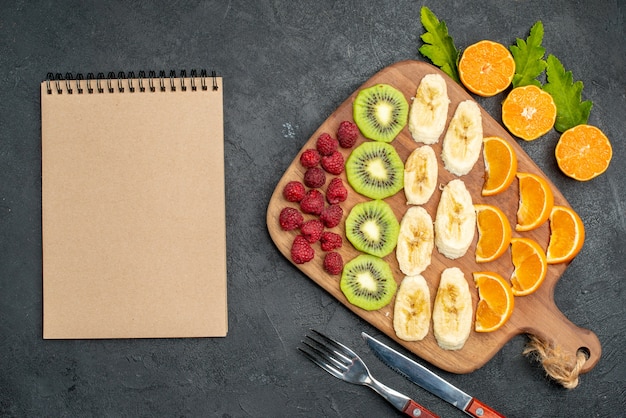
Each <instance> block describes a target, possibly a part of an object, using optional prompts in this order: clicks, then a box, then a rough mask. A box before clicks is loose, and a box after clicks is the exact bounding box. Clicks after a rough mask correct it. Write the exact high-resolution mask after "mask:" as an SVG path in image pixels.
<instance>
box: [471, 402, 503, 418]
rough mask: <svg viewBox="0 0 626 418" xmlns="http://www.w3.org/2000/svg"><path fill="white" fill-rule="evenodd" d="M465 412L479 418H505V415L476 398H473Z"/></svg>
mask: <svg viewBox="0 0 626 418" xmlns="http://www.w3.org/2000/svg"><path fill="white" fill-rule="evenodd" d="M465 412H467V413H468V414H470V415H471V416H473V417H477V418H505V417H504V415H502V414H501V413H499V412H498V411H496V410H495V409H492V408H490V407H488V406H487V405H485V404H484V403H482V402H481V401H479V400H478V399H476V398H472V400H471V401H470V403H469V405H468V406H467V408H465Z"/></svg>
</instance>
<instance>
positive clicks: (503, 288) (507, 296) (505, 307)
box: [474, 271, 515, 332]
mask: <svg viewBox="0 0 626 418" xmlns="http://www.w3.org/2000/svg"><path fill="white" fill-rule="evenodd" d="M474 283H476V287H477V288H478V297H479V300H478V305H477V307H476V322H475V323H474V329H475V330H476V332H493V331H495V330H497V329H500V328H501V327H502V326H503V325H504V324H505V323H506V321H508V320H509V318H510V317H511V314H512V313H513V307H514V305H515V303H514V299H515V298H514V295H513V291H512V290H511V286H510V285H509V284H508V283H507V282H506V280H504V279H503V278H502V276H500V275H499V274H498V273H494V272H490V271H480V272H476V273H474Z"/></svg>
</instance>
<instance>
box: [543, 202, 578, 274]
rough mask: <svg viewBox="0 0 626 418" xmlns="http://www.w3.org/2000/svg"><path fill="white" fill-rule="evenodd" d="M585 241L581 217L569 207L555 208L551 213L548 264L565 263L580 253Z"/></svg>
mask: <svg viewBox="0 0 626 418" xmlns="http://www.w3.org/2000/svg"><path fill="white" fill-rule="evenodd" d="M584 241H585V226H584V225H583V221H582V220H581V219H580V216H578V214H577V213H576V212H575V211H574V210H573V209H572V208H569V207H566V206H554V207H553V208H552V212H551V213H550V241H549V243H548V250H547V251H546V257H547V260H548V264H557V263H565V262H567V261H570V260H571V259H573V258H574V257H576V255H577V254H578V253H579V252H580V250H581V248H582V247H583V243H584Z"/></svg>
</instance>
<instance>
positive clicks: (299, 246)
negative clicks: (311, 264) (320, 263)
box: [291, 235, 315, 264]
mask: <svg viewBox="0 0 626 418" xmlns="http://www.w3.org/2000/svg"><path fill="white" fill-rule="evenodd" d="M313 257H315V250H313V248H312V247H311V244H309V243H308V242H307V240H306V239H305V238H304V237H303V236H302V235H298V236H297V237H296V238H295V239H294V240H293V244H291V259H292V260H293V262H294V263H296V264H304V263H306V262H307V261H311V260H313Z"/></svg>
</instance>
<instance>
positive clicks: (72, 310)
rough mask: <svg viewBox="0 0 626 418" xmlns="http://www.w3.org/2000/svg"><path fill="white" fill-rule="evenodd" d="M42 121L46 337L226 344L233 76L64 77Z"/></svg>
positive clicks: (48, 88) (51, 91) (47, 88)
mask: <svg viewBox="0 0 626 418" xmlns="http://www.w3.org/2000/svg"><path fill="white" fill-rule="evenodd" d="M49 77H50V76H49ZM41 124H42V128H41V129H42V240H43V242H42V244H43V337H44V338H46V339H77V338H80V339H88V338H174V337H211V336H225V335H226V333H227V328H228V324H227V303H226V301H227V299H226V224H225V196H224V134H223V107H222V78H221V77H217V76H215V75H214V74H213V75H212V76H206V74H204V73H203V74H202V75H201V76H197V74H195V73H193V74H192V77H185V76H184V74H178V75H175V74H172V75H170V76H169V77H168V76H165V75H164V74H163V73H161V76H160V77H157V76H155V75H154V74H150V75H149V76H148V77H145V76H144V75H143V74H141V76H140V77H137V78H134V77H133V76H132V74H130V75H129V77H128V78H126V77H125V75H123V74H119V75H110V76H109V77H108V78H104V77H102V76H99V77H98V78H95V79H94V78H93V77H91V76H88V77H87V79H83V78H82V77H79V76H77V77H76V79H73V77H71V76H69V75H68V76H65V77H58V76H57V77H56V78H54V79H52V80H51V79H48V80H46V81H44V82H43V83H42V84H41Z"/></svg>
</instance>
